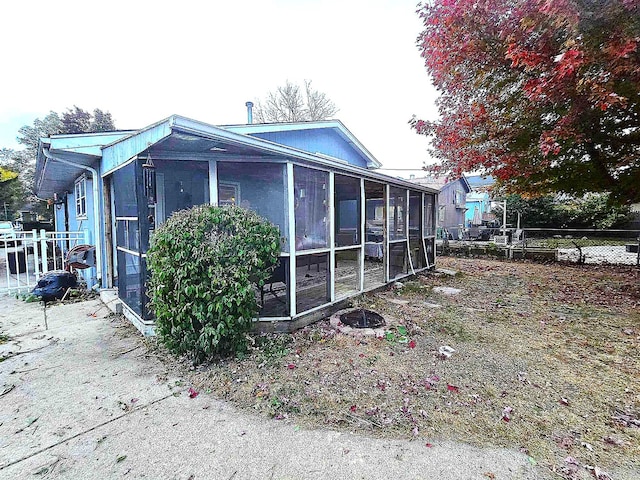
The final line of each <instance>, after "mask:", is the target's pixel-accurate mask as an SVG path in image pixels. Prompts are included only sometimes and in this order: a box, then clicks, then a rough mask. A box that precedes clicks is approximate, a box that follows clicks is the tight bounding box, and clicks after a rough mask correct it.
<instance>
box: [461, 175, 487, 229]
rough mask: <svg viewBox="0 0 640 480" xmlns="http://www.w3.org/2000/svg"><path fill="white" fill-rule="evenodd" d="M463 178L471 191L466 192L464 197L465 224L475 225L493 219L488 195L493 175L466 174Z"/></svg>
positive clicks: (467, 225)
mask: <svg viewBox="0 0 640 480" xmlns="http://www.w3.org/2000/svg"><path fill="white" fill-rule="evenodd" d="M465 178H466V179H467V182H468V183H469V186H470V187H471V192H469V193H468V194H467V198H466V201H467V211H466V213H465V217H464V220H465V226H466V227H475V226H478V225H482V224H483V223H484V224H486V223H487V222H491V221H493V220H495V215H494V214H492V213H491V197H490V195H489V188H490V187H492V186H493V184H494V183H495V180H494V179H493V177H491V176H486V177H483V176H481V175H468V176H466V177H465Z"/></svg>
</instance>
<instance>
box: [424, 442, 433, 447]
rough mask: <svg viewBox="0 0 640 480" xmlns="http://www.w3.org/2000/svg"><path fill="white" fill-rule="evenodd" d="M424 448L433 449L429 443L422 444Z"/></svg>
mask: <svg viewBox="0 0 640 480" xmlns="http://www.w3.org/2000/svg"><path fill="white" fill-rule="evenodd" d="M424 446H425V447H427V448H432V447H433V444H431V443H425V444H424Z"/></svg>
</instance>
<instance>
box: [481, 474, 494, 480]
mask: <svg viewBox="0 0 640 480" xmlns="http://www.w3.org/2000/svg"><path fill="white" fill-rule="evenodd" d="M484 476H485V477H487V478H490V479H491V480H494V479H495V478H496V475H495V473H491V472H484Z"/></svg>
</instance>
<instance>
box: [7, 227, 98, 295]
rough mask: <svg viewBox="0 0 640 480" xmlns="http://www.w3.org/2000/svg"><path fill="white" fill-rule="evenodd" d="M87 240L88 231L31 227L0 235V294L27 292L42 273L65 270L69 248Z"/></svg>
mask: <svg viewBox="0 0 640 480" xmlns="http://www.w3.org/2000/svg"><path fill="white" fill-rule="evenodd" d="M88 243H89V231H88V230H84V231H81V232H47V231H45V230H40V231H37V230H31V231H29V232H16V233H15V237H13V236H11V237H8V236H4V237H2V238H0V294H18V293H25V292H28V291H29V290H31V289H32V288H33V287H35V285H36V284H37V283H38V279H39V278H40V277H41V276H42V275H43V274H45V273H47V272H50V271H53V270H64V269H66V267H67V262H68V260H67V253H68V252H69V250H71V249H72V248H73V247H75V246H77V245H81V244H88Z"/></svg>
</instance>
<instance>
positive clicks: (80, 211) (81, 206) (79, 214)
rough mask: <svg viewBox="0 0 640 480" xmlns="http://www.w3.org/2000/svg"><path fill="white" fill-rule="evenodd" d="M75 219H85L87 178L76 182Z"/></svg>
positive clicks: (81, 178)
mask: <svg viewBox="0 0 640 480" xmlns="http://www.w3.org/2000/svg"><path fill="white" fill-rule="evenodd" d="M74 192H75V199H76V218H87V177H84V176H82V177H80V178H79V179H78V180H76V184H75V188H74Z"/></svg>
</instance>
